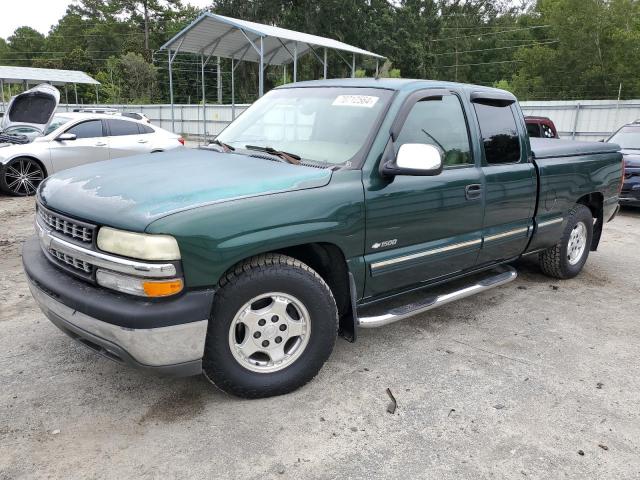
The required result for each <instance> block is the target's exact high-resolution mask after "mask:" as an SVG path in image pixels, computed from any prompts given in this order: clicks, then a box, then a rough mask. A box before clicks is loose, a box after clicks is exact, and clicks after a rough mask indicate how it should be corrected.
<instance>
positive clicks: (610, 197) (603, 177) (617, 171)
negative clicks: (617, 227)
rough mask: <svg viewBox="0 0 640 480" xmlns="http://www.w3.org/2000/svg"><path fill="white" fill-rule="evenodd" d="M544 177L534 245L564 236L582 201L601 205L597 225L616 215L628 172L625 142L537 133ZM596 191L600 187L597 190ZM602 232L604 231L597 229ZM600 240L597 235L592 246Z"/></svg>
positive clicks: (595, 208) (537, 159) (536, 146)
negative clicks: (577, 139)
mask: <svg viewBox="0 0 640 480" xmlns="http://www.w3.org/2000/svg"><path fill="white" fill-rule="evenodd" d="M531 150H532V152H533V158H534V164H535V167H536V173H537V177H538V204H537V208H536V212H535V221H536V224H537V225H538V228H537V229H536V231H535V234H534V236H533V238H532V240H531V243H530V244H529V248H528V251H533V250H539V249H541V248H546V247H550V246H551V245H553V244H555V242H557V239H558V238H559V237H560V235H561V233H562V231H563V229H564V225H565V220H566V215H567V212H569V211H570V209H571V208H572V206H573V205H574V204H575V203H576V201H578V202H581V203H583V204H586V205H589V206H590V208H592V209H593V211H594V212H597V211H601V212H602V214H601V215H602V217H601V218H597V217H596V220H598V222H599V223H598V225H597V229H600V228H601V226H602V223H603V222H606V221H608V220H609V218H610V217H611V216H612V215H613V213H614V211H615V208H616V206H617V203H618V189H619V186H620V180H621V176H622V155H621V154H620V147H619V146H618V145H616V144H612V143H602V142H574V141H572V140H557V139H543V138H532V139H531ZM593 192H599V193H597V194H593ZM597 237H598V238H599V234H598V235H597ZM596 246H597V240H596V242H595V243H594V245H592V248H595V247H596Z"/></svg>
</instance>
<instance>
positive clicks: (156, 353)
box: [29, 281, 207, 375]
mask: <svg viewBox="0 0 640 480" xmlns="http://www.w3.org/2000/svg"><path fill="white" fill-rule="evenodd" d="M29 288H30V290H31V294H32V295H33V298H34V299H35V300H36V302H37V303H38V305H39V307H40V309H41V310H42V311H43V312H44V314H45V315H46V316H47V317H48V318H49V319H50V320H51V321H52V322H53V323H54V324H55V325H56V326H57V327H58V328H60V329H61V330H63V331H64V332H65V333H67V334H69V335H70V336H71V337H73V338H74V339H76V340H78V341H79V342H80V343H82V344H84V345H85V346H88V347H90V348H91V349H93V350H94V351H97V352H98V353H101V354H103V355H104V356H106V357H108V358H110V359H112V360H116V361H120V362H122V363H127V364H130V365H132V366H135V367H138V368H147V369H152V370H164V371H166V372H167V373H173V374H176V375H194V374H198V373H200V372H201V370H202V356H203V352H204V343H205V336H206V333H207V320H201V321H195V322H190V323H184V324H179V325H172V326H167V327H159V328H145V329H132V328H126V327H121V326H118V325H113V324H110V323H106V322H103V321H100V320H98V319H96V318H93V317H90V316H88V315H86V314H84V313H82V312H79V311H78V310H74V309H72V308H70V307H68V306H66V305H64V304H62V303H60V302H59V301H57V300H56V299H55V298H53V297H52V296H50V295H48V294H47V293H46V292H44V291H43V290H42V289H40V288H39V287H38V286H37V285H36V284H35V283H33V282H32V281H29Z"/></svg>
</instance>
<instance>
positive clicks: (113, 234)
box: [98, 227, 180, 260]
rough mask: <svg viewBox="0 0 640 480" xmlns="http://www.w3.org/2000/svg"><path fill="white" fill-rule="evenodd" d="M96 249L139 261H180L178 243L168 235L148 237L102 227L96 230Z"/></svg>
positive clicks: (142, 234)
mask: <svg viewBox="0 0 640 480" xmlns="http://www.w3.org/2000/svg"><path fill="white" fill-rule="evenodd" d="M98 248H99V249H100V250H103V251H105V252H109V253H115V254H117V255H122V256H124V257H131V258H137V259H140V260H180V249H179V248H178V242H176V239H175V238H173V237H171V236H169V235H149V234H146V233H135V232H125V231H124V230H116V229H115V228H109V227H102V228H100V230H98Z"/></svg>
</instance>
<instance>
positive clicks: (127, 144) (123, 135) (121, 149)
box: [0, 85, 184, 196]
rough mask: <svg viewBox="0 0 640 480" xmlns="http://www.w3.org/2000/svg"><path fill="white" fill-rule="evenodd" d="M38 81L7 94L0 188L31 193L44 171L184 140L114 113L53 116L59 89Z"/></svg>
mask: <svg viewBox="0 0 640 480" xmlns="http://www.w3.org/2000/svg"><path fill="white" fill-rule="evenodd" d="M54 90H55V89H54V88H53V87H51V86H50V85H39V86H38V87H35V88H33V89H31V90H29V91H27V92H24V93H22V94H20V95H17V96H16V97H14V98H13V99H12V101H11V102H10V103H9V106H8V108H7V113H6V114H5V115H4V117H3V119H2V128H1V132H0V189H2V191H4V192H5V193H8V194H10V195H16V196H25V195H33V194H34V193H35V191H36V189H37V188H38V185H39V184H40V182H42V180H44V178H45V177H46V176H47V175H50V174H52V173H55V172H58V171H60V170H64V169H66V168H71V167H75V166H77V165H83V164H85V163H90V162H99V161H101V160H109V159H112V158H118V157H126V156H130V155H136V154H142V153H152V152H162V151H166V150H172V149H174V148H183V147H184V139H183V138H182V137H180V136H179V135H176V134H174V133H171V132H169V131H167V130H163V129H162V128H159V127H156V126H154V125H151V124H149V123H147V122H145V121H138V120H134V119H131V118H128V117H126V116H122V115H118V114H100V113H84V112H69V113H58V114H55V115H53V112H54V111H55V108H56V107H57V104H58V98H59V97H58V96H57V95H56V94H57V93H58V92H57V90H55V91H54Z"/></svg>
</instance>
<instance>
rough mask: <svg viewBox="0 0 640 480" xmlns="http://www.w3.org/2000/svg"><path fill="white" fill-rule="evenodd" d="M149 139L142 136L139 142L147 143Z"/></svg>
mask: <svg viewBox="0 0 640 480" xmlns="http://www.w3.org/2000/svg"><path fill="white" fill-rule="evenodd" d="M148 141H149V140H145V139H143V138H141V139H140V140H138V143H147V142H148Z"/></svg>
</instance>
